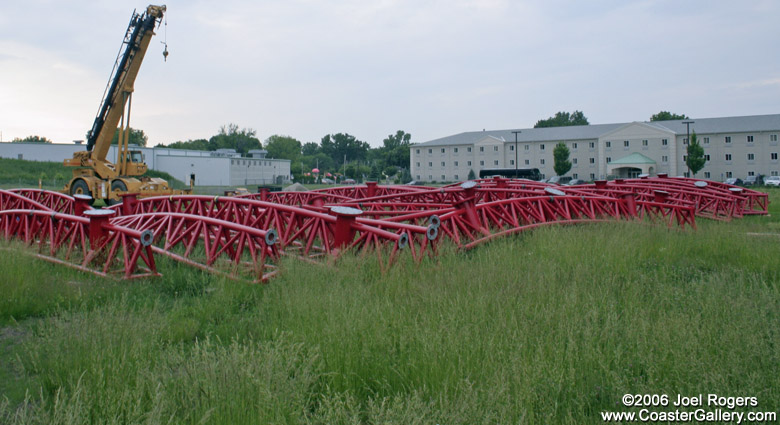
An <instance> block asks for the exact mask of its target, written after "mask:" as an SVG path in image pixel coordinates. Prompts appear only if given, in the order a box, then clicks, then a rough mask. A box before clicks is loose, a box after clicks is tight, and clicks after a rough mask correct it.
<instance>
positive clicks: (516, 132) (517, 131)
mask: <svg viewBox="0 0 780 425" xmlns="http://www.w3.org/2000/svg"><path fill="white" fill-rule="evenodd" d="M512 133H514V134H515V178H517V160H518V156H517V135H518V133H522V131H520V130H515V131H513V132H512Z"/></svg>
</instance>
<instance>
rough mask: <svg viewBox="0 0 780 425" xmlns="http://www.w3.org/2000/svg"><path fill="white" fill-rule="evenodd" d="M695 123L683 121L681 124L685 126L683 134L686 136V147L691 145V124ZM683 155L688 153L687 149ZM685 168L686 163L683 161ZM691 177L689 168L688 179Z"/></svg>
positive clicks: (689, 168)
mask: <svg viewBox="0 0 780 425" xmlns="http://www.w3.org/2000/svg"><path fill="white" fill-rule="evenodd" d="M695 122H696V121H683V122H682V123H683V124H685V133H686V134H687V138H686V140H687V141H688V144H687V145H688V146H690V145H691V124H693V123H695ZM685 153H686V154H687V153H688V148H686V149H685ZM685 166H686V167H688V161H685ZM690 176H691V167H688V177H690Z"/></svg>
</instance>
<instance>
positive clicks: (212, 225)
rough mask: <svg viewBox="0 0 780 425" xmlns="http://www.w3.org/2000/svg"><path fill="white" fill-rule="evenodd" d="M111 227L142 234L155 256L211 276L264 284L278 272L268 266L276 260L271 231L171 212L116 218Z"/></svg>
mask: <svg viewBox="0 0 780 425" xmlns="http://www.w3.org/2000/svg"><path fill="white" fill-rule="evenodd" d="M111 224H113V225H114V226H121V227H122V228H125V229H133V230H135V231H139V232H145V234H148V235H149V236H147V238H148V239H149V240H150V243H151V245H152V247H151V249H152V251H154V253H156V254H160V255H164V256H166V257H169V258H171V259H173V260H175V261H178V262H181V263H184V264H187V265H190V266H193V267H196V268H199V269H202V270H206V271H208V272H211V273H215V274H224V275H227V276H229V277H238V278H241V277H248V278H249V279H248V280H252V281H255V282H265V281H267V280H268V279H269V278H270V277H272V276H273V275H275V274H276V272H277V268H276V266H275V265H273V264H269V261H271V260H277V259H278V257H279V253H278V250H277V248H276V246H275V245H276V239H277V236H276V232H275V231H273V230H271V231H267V230H261V229H255V228H253V227H249V226H244V225H241V224H237V223H233V222H229V221H224V220H218V219H214V218H209V217H202V216H198V215H193V214H182V213H170V212H153V213H143V214H135V215H128V216H121V217H116V218H114V219H112V220H111ZM225 270H228V271H225Z"/></svg>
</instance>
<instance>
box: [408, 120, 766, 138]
mask: <svg viewBox="0 0 780 425" xmlns="http://www.w3.org/2000/svg"><path fill="white" fill-rule="evenodd" d="M684 121H693V124H691V126H690V127H691V132H693V131H695V132H696V133H698V134H717V133H743V132H751V131H752V132H757V131H772V130H780V114H774V115H748V116H742V117H723V118H695V119H690V120H671V121H652V122H648V121H645V122H643V123H644V124H647V125H649V126H652V127H656V128H658V129H659V130H662V131H671V132H673V133H675V134H686V126H685V124H683V122H684ZM628 124H631V123H617V124H594V125H576V126H568V127H548V128H524V129H520V133H518V134H517V141H518V142H547V141H549V142H553V141H562V140H586V139H598V138H599V137H601V136H602V135H604V134H606V133H609V132H611V131H614V130H617V129H619V128H621V127H623V126H626V125H628ZM512 131H517V130H488V131H469V132H465V133H460V134H455V135H452V136H447V137H442V138H439V139H434V140H430V141H427V142H424V143H420V144H418V145H415V146H449V145H470V144H474V143H476V142H478V141H479V140H482V139H484V138H485V137H493V138H496V139H498V140H503V141H505V142H510V143H511V142H514V141H515V134H514V133H512Z"/></svg>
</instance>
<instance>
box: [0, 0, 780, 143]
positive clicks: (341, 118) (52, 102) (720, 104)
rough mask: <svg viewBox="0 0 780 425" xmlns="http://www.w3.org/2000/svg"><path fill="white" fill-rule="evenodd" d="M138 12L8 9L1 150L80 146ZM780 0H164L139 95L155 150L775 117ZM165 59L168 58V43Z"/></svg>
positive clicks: (93, 3) (36, 6) (121, 2)
mask: <svg viewBox="0 0 780 425" xmlns="http://www.w3.org/2000/svg"><path fill="white" fill-rule="evenodd" d="M147 4H148V3H141V2H139V1H138V0H112V1H105V0H69V1H67V2H65V1H61V0H25V1H3V2H0V132H1V133H2V136H1V137H2V140H3V141H9V140H12V139H14V138H24V137H27V136H30V135H38V136H42V137H46V138H48V139H51V140H53V141H55V142H57V143H72V141H73V140H77V139H84V138H85V134H86V132H87V130H88V129H89V128H90V127H91V126H92V122H93V120H94V117H95V114H96V113H97V109H98V106H99V103H100V100H101V97H102V94H103V90H104V88H105V86H106V83H107V80H108V77H109V74H110V71H111V68H112V66H113V63H114V59H115V57H116V55H117V52H118V50H119V47H120V44H121V41H122V37H123V36H124V32H125V30H126V28H127V24H128V22H129V19H130V15H131V12H132V11H133V10H134V9H138V10H139V11H141V10H143V9H145V7H146V6H147ZM778 22H780V2H779V1H775V0H764V1H762V0H743V1H734V0H725V1H721V0H708V1H699V0H689V1H677V0H674V1H671V0H670V1H665V0H658V1H630V0H592V1H587V2H585V1H574V0H571V1H569V0H538V1H537V0H528V1H526V0H518V1H508V0H374V1H372V0H256V1H249V0H221V1H219V2H214V1H203V0H168V1H167V13H166V22H165V23H164V24H163V25H162V26H161V27H160V28H159V29H158V30H157V31H156V32H157V35H156V36H155V37H154V39H153V40H152V44H151V45H150V47H149V50H148V52H147V54H146V58H145V60H144V62H143V64H142V66H141V70H140V73H139V75H138V78H137V80H136V83H135V93H134V95H133V104H132V112H131V123H130V124H131V126H132V127H133V128H137V129H141V130H143V131H144V132H145V133H146V135H147V136H148V137H149V144H150V145H152V146H154V145H157V144H158V143H163V144H167V143H171V142H174V141H178V140H188V139H198V138H206V139H208V138H209V137H211V136H213V135H215V134H217V132H218V131H219V129H220V127H221V126H223V125H226V124H229V123H235V124H237V125H238V126H239V127H241V128H249V129H253V130H255V131H256V132H257V137H258V138H259V139H260V140H265V139H266V138H268V137H269V136H271V135H274V134H280V135H287V136H291V137H294V138H296V139H298V140H300V141H301V142H303V143H306V142H319V140H320V139H321V138H322V137H323V136H325V135H326V134H334V133H349V134H351V135H353V136H355V137H357V138H358V139H359V140H362V141H366V142H368V143H369V144H370V145H371V146H374V147H376V146H381V145H382V140H383V139H384V138H386V137H387V136H388V135H389V134H393V133H395V132H396V131H397V130H403V131H406V132H407V133H410V134H411V135H412V142H413V143H422V142H425V141H428V140H432V139H436V138H440V137H445V136H449V135H453V134H457V133H461V132H464V131H478V130H482V129H488V130H491V129H492V130H500V129H514V128H521V129H522V128H529V127H533V125H534V124H535V123H536V121H538V120H540V119H545V118H548V117H551V116H553V115H555V113H556V112H558V111H567V112H573V111H575V110H580V111H583V112H584V114H585V116H586V117H587V118H588V120H589V121H590V123H591V124H605V123H619V122H632V121H646V120H649V119H650V116H651V115H652V114H654V113H657V112H659V111H662V110H666V111H671V112H674V113H678V114H686V115H688V116H690V117H692V118H710V117H723V116H740V115H760V114H776V113H780V41H779V38H778V36H780V29H778V28H780V27H778ZM164 41H167V44H168V50H169V52H170V55H169V56H168V60H167V62H165V61H163V56H162V51H163V48H164V46H163V42H164Z"/></svg>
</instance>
